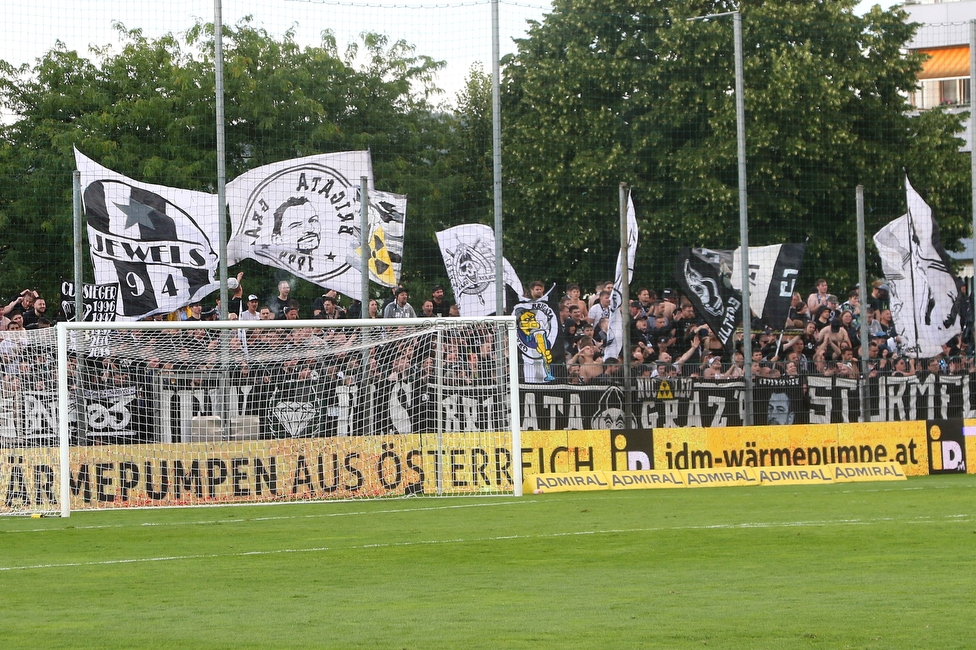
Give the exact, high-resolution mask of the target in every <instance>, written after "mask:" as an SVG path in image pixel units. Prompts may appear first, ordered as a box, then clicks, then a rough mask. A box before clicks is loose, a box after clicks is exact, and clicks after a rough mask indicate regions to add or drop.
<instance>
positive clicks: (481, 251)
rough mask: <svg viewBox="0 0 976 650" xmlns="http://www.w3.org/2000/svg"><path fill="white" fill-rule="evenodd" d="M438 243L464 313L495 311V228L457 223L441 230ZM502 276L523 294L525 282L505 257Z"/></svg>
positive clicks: (492, 312)
mask: <svg viewBox="0 0 976 650" xmlns="http://www.w3.org/2000/svg"><path fill="white" fill-rule="evenodd" d="M437 244H438V245H439V246H440V249H441V255H443V257H444V267H445V268H446V269H447V277H448V278H449V279H450V280H451V288H452V289H453V290H454V299H455V300H456V301H457V305H458V311H459V312H460V313H461V315H462V316H488V315H490V314H494V313H495V231H494V230H492V229H491V228H489V227H488V226H485V225H483V224H480V223H468V224H464V225H461V226H454V227H453V228H448V229H447V230H442V231H440V232H439V233H437ZM502 279H503V281H504V282H505V284H506V286H509V287H511V288H512V289H513V290H514V291H515V293H516V295H518V296H521V295H522V293H523V290H522V282H521V280H519V277H518V275H517V274H516V273H515V269H514V268H512V265H511V264H509V263H508V260H506V259H504V258H502Z"/></svg>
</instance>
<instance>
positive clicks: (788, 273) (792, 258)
mask: <svg viewBox="0 0 976 650" xmlns="http://www.w3.org/2000/svg"><path fill="white" fill-rule="evenodd" d="M806 247H807V246H806V244H776V245H774V246H750V247H749V306H750V308H751V309H752V311H753V312H755V314H756V316H758V317H759V319H760V320H761V321H762V322H763V324H764V325H768V326H769V327H771V328H773V329H775V330H782V329H783V327H784V326H785V325H786V319H787V318H788V317H789V315H790V306H791V305H792V300H793V290H794V288H795V287H796V279H797V277H798V276H799V275H800V267H801V265H802V264H803V253H804V251H805V250H806ZM741 265H742V247H741V246H740V247H739V248H737V249H735V252H734V253H733V254H732V287H733V288H735V289H736V290H737V291H739V292H741V291H742V273H741V272H740V271H738V270H737V269H740V268H742V266H741Z"/></svg>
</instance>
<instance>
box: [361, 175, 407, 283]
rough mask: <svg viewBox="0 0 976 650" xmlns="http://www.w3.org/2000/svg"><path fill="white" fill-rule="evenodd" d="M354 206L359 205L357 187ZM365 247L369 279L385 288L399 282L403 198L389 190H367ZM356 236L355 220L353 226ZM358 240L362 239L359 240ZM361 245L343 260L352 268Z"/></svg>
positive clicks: (403, 209)
mask: <svg viewBox="0 0 976 650" xmlns="http://www.w3.org/2000/svg"><path fill="white" fill-rule="evenodd" d="M356 205H359V206H361V205H362V197H361V190H360V188H359V187H357V188H356ZM366 214H367V217H366V218H367V226H368V227H369V233H368V237H367V240H366V241H367V244H366V245H367V250H368V255H369V279H370V280H372V281H373V282H377V283H379V284H382V285H383V286H385V287H395V286H397V283H399V282H400V268H401V267H402V266H403V233H404V226H405V225H406V220H407V197H406V196H404V195H403V194H393V193H391V192H377V191H370V193H369V209H368V211H367V213H366ZM353 230H355V231H356V236H357V237H360V228H359V219H357V220H356V226H355V228H354V229H353ZM360 241H362V239H360ZM361 251H362V246H361V245H360V246H357V247H356V249H355V250H354V251H352V252H351V253H350V254H349V256H348V257H347V260H348V262H349V263H350V264H352V265H353V266H354V267H355V268H357V269H359V268H361V267H360V264H361V261H360V260H361V259H362V258H361V257H360V256H361V255H362V253H361Z"/></svg>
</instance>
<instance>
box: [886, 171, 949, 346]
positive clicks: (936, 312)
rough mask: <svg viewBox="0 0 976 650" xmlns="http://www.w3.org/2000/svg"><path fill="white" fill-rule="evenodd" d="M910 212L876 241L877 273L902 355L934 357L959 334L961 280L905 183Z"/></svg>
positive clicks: (927, 210)
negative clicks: (886, 294) (881, 274)
mask: <svg viewBox="0 0 976 650" xmlns="http://www.w3.org/2000/svg"><path fill="white" fill-rule="evenodd" d="M905 193H906V197H907V202H908V212H906V213H905V214H903V215H902V216H900V217H898V218H897V219H895V220H894V221H892V222H891V223H889V224H888V225H886V226H885V227H884V228H882V229H881V230H879V231H878V233H877V234H876V235H875V236H874V243H875V245H876V246H877V247H878V253H879V255H880V256H881V268H882V269H883V270H884V274H885V280H886V281H887V283H888V287H889V288H890V291H889V295H890V297H891V318H892V320H893V321H894V323H895V329H896V330H897V331H898V335H899V336H900V337H901V346H902V350H903V351H904V352H905V353H906V354H910V355H912V356H915V357H922V358H925V357H933V356H936V355H937V354H940V353H941V352H942V344H943V343H945V342H946V341H948V340H949V339H951V338H952V337H953V336H955V335H956V334H959V333H960V332H961V331H962V327H961V324H960V319H959V308H960V301H961V300H963V299H964V298H962V297H961V294H960V292H959V280H958V279H956V277H955V276H954V275H953V274H952V270H951V266H950V262H949V256H948V255H947V254H946V251H945V248H943V247H942V242H941V240H940V238H939V224H938V223H937V222H936V221H935V218H934V217H933V216H932V208H931V207H929V205H928V204H927V203H925V201H924V200H923V199H922V197H921V196H919V194H918V192H916V191H915V188H913V187H912V185H911V183H910V182H909V181H908V177H907V176H906V177H905Z"/></svg>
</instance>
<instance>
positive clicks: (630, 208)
mask: <svg viewBox="0 0 976 650" xmlns="http://www.w3.org/2000/svg"><path fill="white" fill-rule="evenodd" d="M637 240H638V233H637V213H636V212H635V211H634V199H633V197H632V196H631V195H630V193H629V192H628V193H627V279H626V280H624V273H623V269H624V262H623V251H620V253H618V254H617V266H616V277H614V280H613V293H612V294H611V297H610V326H609V328H608V329H607V344H606V347H605V348H604V350H603V356H604V358H606V359H609V358H610V357H619V356H620V349H621V348H622V347H623V344H624V328H623V317H622V316H621V314H620V303H621V301H622V300H623V298H622V296H623V293H622V290H623V284H624V282H626V283H627V284H628V285H629V284H630V280H631V278H633V277H634V258H635V257H636V256H637ZM625 361H626V359H625Z"/></svg>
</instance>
